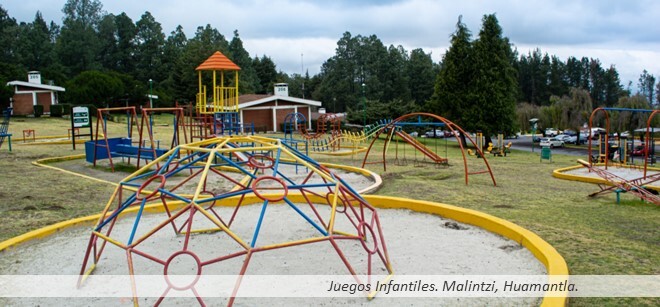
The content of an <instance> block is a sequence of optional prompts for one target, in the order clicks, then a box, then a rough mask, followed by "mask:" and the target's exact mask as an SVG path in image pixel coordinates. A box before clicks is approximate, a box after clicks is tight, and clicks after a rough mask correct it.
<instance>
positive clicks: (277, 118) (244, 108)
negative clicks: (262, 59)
mask: <svg viewBox="0 0 660 307" xmlns="http://www.w3.org/2000/svg"><path fill="white" fill-rule="evenodd" d="M274 92H275V94H274V95H255V94H250V95H241V96H239V97H238V110H239V116H240V121H241V122H242V123H254V127H255V129H257V130H267V131H281V130H282V128H281V126H280V125H281V124H282V123H283V122H284V118H285V117H286V115H287V114H289V113H296V112H298V113H302V114H303V115H305V118H306V119H307V122H308V125H309V127H308V129H312V112H313V111H316V110H315V109H316V108H318V107H320V106H321V102H320V101H316V100H309V99H302V98H296V97H289V89H288V86H287V85H286V84H285V83H278V84H275V91H274Z"/></svg>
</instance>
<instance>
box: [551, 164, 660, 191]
mask: <svg viewBox="0 0 660 307" xmlns="http://www.w3.org/2000/svg"><path fill="white" fill-rule="evenodd" d="M595 167H597V168H600V169H602V170H605V166H603V165H599V166H595ZM607 171H608V172H610V173H612V174H614V175H616V176H618V177H621V178H623V179H625V180H633V179H638V178H641V177H643V176H644V168H643V167H639V166H636V167H628V166H608V167H607ZM659 174H660V171H658V170H657V169H655V168H649V169H648V170H647V172H646V175H647V176H648V177H653V176H655V177H657V176H658V175H659ZM555 177H560V178H563V179H570V180H577V181H587V182H593V183H605V180H603V179H602V178H601V177H600V176H598V174H596V173H595V172H590V171H589V169H588V168H586V167H570V168H564V169H559V170H556V171H555ZM649 181H650V180H642V181H641V182H642V185H646V183H647V182H649ZM648 187H649V188H651V189H654V190H660V181H655V182H653V183H651V184H649V185H648Z"/></svg>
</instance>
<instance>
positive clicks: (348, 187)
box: [339, 178, 367, 203]
mask: <svg viewBox="0 0 660 307" xmlns="http://www.w3.org/2000/svg"><path fill="white" fill-rule="evenodd" d="M339 182H341V183H342V185H343V186H344V187H345V188H347V189H348V190H349V191H351V193H353V194H354V195H355V196H357V197H358V198H359V199H360V200H361V201H363V202H365V203H366V202H367V201H366V200H365V199H364V198H362V195H360V194H359V193H358V192H356V191H355V190H353V188H351V186H349V185H348V184H346V182H345V181H344V179H341V178H339Z"/></svg>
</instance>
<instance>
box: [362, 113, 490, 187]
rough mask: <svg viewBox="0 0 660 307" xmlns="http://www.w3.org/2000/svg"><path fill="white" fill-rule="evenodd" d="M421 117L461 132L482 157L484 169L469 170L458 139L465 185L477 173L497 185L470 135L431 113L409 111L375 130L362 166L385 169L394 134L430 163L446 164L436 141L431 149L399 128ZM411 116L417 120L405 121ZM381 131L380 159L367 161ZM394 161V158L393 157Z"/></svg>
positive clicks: (461, 143) (418, 121)
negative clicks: (373, 165) (488, 176)
mask: <svg viewBox="0 0 660 307" xmlns="http://www.w3.org/2000/svg"><path fill="white" fill-rule="evenodd" d="M422 117H426V118H430V119H431V120H433V121H438V122H440V123H442V124H444V127H446V128H447V129H448V130H449V131H450V132H451V134H452V135H454V136H459V135H461V134H462V135H463V136H465V138H466V140H468V141H469V142H471V143H472V145H473V146H474V147H475V148H476V151H477V154H479V155H480V156H481V157H482V158H483V161H484V164H485V166H486V169H484V170H476V171H470V170H469V169H468V160H467V156H466V148H465V144H463V142H462V141H460V140H458V142H457V143H458V145H459V147H460V149H461V154H462V156H463V167H464V172H465V184H466V185H467V184H468V177H469V176H470V175H478V174H489V175H490V178H491V180H492V181H493V185H495V186H496V185H497V183H496V182H495V176H494V175H493V171H492V170H491V168H490V165H489V164H488V160H486V157H485V156H484V154H483V152H482V150H481V148H479V147H478V146H477V144H476V143H475V141H474V140H473V139H472V138H471V137H470V135H469V134H467V133H466V132H465V131H464V130H463V129H462V128H461V127H459V126H458V125H456V124H454V123H453V122H451V121H450V120H448V119H446V118H444V117H441V116H438V115H435V114H431V113H410V114H406V115H403V116H401V117H399V118H397V119H395V120H393V121H391V122H390V123H388V124H387V125H385V126H384V127H383V128H382V129H380V130H379V131H378V132H376V134H375V135H374V138H373V139H372V140H371V143H370V144H369V147H368V148H367V152H366V153H365V155H364V160H363V161H362V167H363V168H364V167H365V165H367V164H383V170H384V171H387V159H386V155H387V151H388V148H389V145H390V142H392V140H393V139H394V136H395V135H396V136H398V137H399V138H401V140H402V141H404V142H406V143H408V144H410V145H412V146H413V147H414V148H415V154H416V152H417V151H419V152H420V153H421V154H423V155H424V156H425V158H428V159H430V160H431V162H432V163H435V164H445V165H446V164H447V163H448V159H447V158H446V156H445V157H440V156H439V155H438V154H437V153H436V152H437V143H436V151H433V150H431V149H430V148H429V147H427V146H426V145H424V144H422V143H421V142H419V141H417V140H416V139H415V138H414V137H412V136H411V135H410V134H408V133H406V132H405V131H403V129H401V126H404V125H418V124H420V123H421V118H422ZM411 118H416V119H417V122H416V123H410V122H407V120H408V119H411ZM438 124H439V123H438ZM383 133H384V134H385V139H384V142H383V150H382V159H381V160H377V161H370V162H368V161H367V160H368V158H369V153H371V150H372V148H373V146H374V144H375V142H376V140H378V139H380V138H379V137H380V135H381V134H383ZM459 133H460V134H459ZM395 146H396V147H395V148H397V149H398V144H397V145H395ZM446 152H447V145H446V144H445V154H446ZM395 157H397V158H398V151H397V152H396V153H395ZM403 158H404V159H405V158H406V157H405V151H404V157H403ZM480 160H482V159H480ZM395 161H396V158H395Z"/></svg>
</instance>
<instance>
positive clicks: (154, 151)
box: [85, 107, 188, 172]
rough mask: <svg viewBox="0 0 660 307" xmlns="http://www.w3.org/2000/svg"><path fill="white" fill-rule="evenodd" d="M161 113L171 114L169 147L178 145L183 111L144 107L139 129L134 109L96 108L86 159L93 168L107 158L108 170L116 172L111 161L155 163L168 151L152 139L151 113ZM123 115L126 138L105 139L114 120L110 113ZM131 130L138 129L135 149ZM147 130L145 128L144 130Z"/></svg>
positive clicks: (87, 144) (86, 146) (138, 163)
mask: <svg viewBox="0 0 660 307" xmlns="http://www.w3.org/2000/svg"><path fill="white" fill-rule="evenodd" d="M161 112H172V113H173V115H174V116H173V118H174V120H173V127H174V130H173V135H172V142H171V147H170V149H171V148H173V147H176V146H178V145H181V144H180V141H181V139H180V138H179V135H180V129H179V124H180V123H181V122H183V121H184V118H183V109H182V108H144V109H142V112H141V117H142V119H141V123H140V125H139V126H138V117H137V113H136V111H135V107H119V108H102V109H98V111H97V117H96V133H95V135H94V140H92V141H88V142H86V143H85V154H86V160H87V162H89V163H92V164H93V165H94V166H96V162H97V161H98V160H100V159H108V160H109V163H110V169H111V170H112V171H113V172H114V171H115V163H114V160H113V159H114V158H122V160H123V159H124V158H127V159H128V161H127V162H128V164H130V163H131V158H134V159H136V160H137V162H136V164H137V167H140V161H141V160H144V161H145V163H147V162H148V161H151V160H155V159H156V158H158V157H159V156H161V155H163V154H165V153H166V152H167V151H168V150H169V149H162V148H160V141H156V140H155V139H154V131H153V117H152V116H153V114H154V113H161ZM122 113H123V114H125V115H126V136H125V137H108V119H109V118H111V117H114V116H113V114H122ZM133 127H137V130H138V131H137V132H136V134H137V135H138V142H137V146H135V145H134V143H133V140H134V139H135V138H134V136H133V134H134V133H133V130H134V129H133ZM145 128H146V129H145ZM145 131H146V132H147V137H148V139H149V145H148V146H147V145H146V141H147V140H146V138H145V136H144V134H143V133H144V132H145ZM187 142H188V137H187V135H186V133H185V130H184V143H187Z"/></svg>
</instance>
